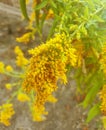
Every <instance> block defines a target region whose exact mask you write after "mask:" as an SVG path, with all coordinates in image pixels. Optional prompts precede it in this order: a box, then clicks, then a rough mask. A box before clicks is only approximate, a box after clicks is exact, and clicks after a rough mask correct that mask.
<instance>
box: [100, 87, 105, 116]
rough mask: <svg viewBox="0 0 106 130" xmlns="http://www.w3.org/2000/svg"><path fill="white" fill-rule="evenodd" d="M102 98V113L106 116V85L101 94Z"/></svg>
mask: <svg viewBox="0 0 106 130" xmlns="http://www.w3.org/2000/svg"><path fill="white" fill-rule="evenodd" d="M100 98H101V101H102V102H101V106H100V108H101V111H102V112H103V114H104V115H106V85H104V86H103V88H102V90H101V92H100Z"/></svg>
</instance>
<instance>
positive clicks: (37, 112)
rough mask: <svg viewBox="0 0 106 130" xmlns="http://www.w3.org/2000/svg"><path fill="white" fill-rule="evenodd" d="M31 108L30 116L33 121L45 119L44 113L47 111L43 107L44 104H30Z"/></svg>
mask: <svg viewBox="0 0 106 130" xmlns="http://www.w3.org/2000/svg"><path fill="white" fill-rule="evenodd" d="M31 109H32V118H33V121H39V122H40V121H43V120H45V119H46V117H45V116H44V115H47V114H48V112H47V111H45V107H44V106H39V107H37V106H36V105H34V104H33V105H32V106H31Z"/></svg>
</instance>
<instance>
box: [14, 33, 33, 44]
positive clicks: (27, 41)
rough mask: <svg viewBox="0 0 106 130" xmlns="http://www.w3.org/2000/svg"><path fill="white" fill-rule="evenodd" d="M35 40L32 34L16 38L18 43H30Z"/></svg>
mask: <svg viewBox="0 0 106 130" xmlns="http://www.w3.org/2000/svg"><path fill="white" fill-rule="evenodd" d="M31 38H34V36H33V34H32V32H28V33H25V34H23V35H22V36H21V37H18V38H16V41H17V42H22V43H29V41H30V39H31Z"/></svg>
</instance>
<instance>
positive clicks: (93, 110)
mask: <svg viewBox="0 0 106 130" xmlns="http://www.w3.org/2000/svg"><path fill="white" fill-rule="evenodd" d="M100 112H101V111H100V104H96V105H95V106H93V107H92V108H91V109H90V111H89V113H88V117H87V119H86V122H87V123H89V122H90V121H91V120H92V119H93V118H94V117H95V116H97V115H99V114H100Z"/></svg>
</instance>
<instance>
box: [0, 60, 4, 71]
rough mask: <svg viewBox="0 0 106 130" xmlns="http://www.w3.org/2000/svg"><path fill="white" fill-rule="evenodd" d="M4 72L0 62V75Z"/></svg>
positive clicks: (2, 64)
mask: <svg viewBox="0 0 106 130" xmlns="http://www.w3.org/2000/svg"><path fill="white" fill-rule="evenodd" d="M3 72H4V63H3V62H0V73H3Z"/></svg>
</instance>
